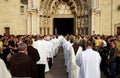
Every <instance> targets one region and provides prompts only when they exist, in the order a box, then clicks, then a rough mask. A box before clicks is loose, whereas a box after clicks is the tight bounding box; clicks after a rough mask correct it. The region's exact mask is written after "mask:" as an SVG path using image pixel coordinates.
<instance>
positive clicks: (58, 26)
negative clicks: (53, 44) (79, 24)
mask: <svg viewBox="0 0 120 78" xmlns="http://www.w3.org/2000/svg"><path fill="white" fill-rule="evenodd" d="M53 25H54V27H53V28H54V34H62V35H66V34H73V30H74V18H54V20H53Z"/></svg>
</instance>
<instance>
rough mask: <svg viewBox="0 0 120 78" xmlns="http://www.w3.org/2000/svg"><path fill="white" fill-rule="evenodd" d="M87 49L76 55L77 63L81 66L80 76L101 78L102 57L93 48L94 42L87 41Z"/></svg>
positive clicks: (80, 77)
mask: <svg viewBox="0 0 120 78" xmlns="http://www.w3.org/2000/svg"><path fill="white" fill-rule="evenodd" d="M85 45H86V50H85V51H83V52H81V53H80V54H79V55H78V56H77V57H76V63H77V65H78V66H79V67H80V73H79V77H78V78H100V76H101V73H100V62H101V57H100V55H99V53H98V52H96V51H94V50H93V49H92V43H91V42H90V41H88V42H86V44H85Z"/></svg>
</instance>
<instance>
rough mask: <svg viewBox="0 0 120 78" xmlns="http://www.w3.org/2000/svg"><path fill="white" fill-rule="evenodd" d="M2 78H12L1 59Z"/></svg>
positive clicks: (0, 74) (0, 75)
mask: <svg viewBox="0 0 120 78" xmlns="http://www.w3.org/2000/svg"><path fill="white" fill-rule="evenodd" d="M0 78H12V76H11V74H10V72H9V71H8V70H7V67H6V65H5V63H4V61H3V60H2V59H0Z"/></svg>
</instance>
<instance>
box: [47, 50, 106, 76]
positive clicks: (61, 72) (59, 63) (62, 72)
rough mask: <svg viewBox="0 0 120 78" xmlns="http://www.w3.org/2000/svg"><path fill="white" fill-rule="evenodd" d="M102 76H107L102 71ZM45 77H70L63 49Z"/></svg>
mask: <svg viewBox="0 0 120 78" xmlns="http://www.w3.org/2000/svg"><path fill="white" fill-rule="evenodd" d="M101 74H102V76H101V78H107V77H105V76H104V74H103V73H101ZM45 78H68V76H67V73H66V68H65V66H64V55H63V52H62V50H61V51H59V52H58V54H57V57H55V58H54V64H53V66H52V68H51V69H50V71H49V72H47V73H46V75H45Z"/></svg>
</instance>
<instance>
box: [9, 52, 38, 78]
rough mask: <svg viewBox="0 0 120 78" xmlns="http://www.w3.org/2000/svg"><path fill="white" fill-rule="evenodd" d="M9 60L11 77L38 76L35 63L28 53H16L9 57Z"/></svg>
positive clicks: (32, 77) (33, 77) (31, 77)
mask: <svg viewBox="0 0 120 78" xmlns="http://www.w3.org/2000/svg"><path fill="white" fill-rule="evenodd" d="M9 62H10V71H11V74H12V76H13V77H30V78H38V77H37V69H36V65H35V63H34V62H33V60H32V59H31V58H30V57H29V56H28V55H26V54H24V53H16V54H14V55H13V56H12V57H11V58H10V60H9Z"/></svg>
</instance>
